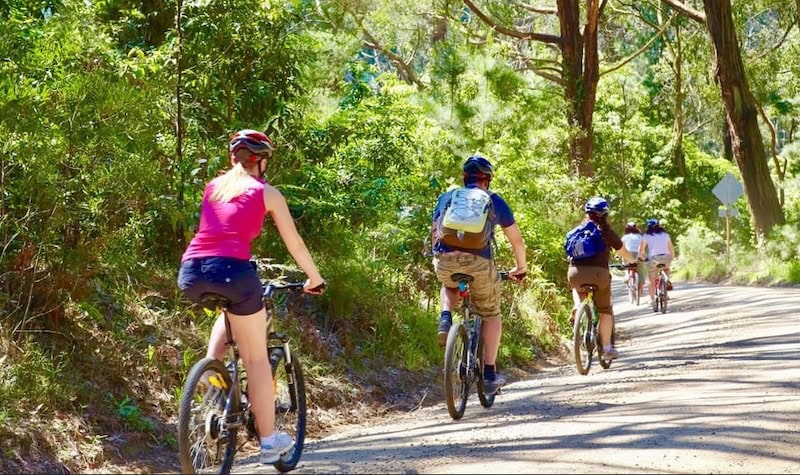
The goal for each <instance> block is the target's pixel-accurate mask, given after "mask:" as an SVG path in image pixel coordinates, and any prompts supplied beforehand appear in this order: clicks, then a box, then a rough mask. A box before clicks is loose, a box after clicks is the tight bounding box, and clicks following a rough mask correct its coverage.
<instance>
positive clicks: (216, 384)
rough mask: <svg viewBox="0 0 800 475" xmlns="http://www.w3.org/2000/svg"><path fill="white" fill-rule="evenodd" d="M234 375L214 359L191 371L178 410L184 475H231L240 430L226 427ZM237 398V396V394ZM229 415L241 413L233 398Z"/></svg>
mask: <svg viewBox="0 0 800 475" xmlns="http://www.w3.org/2000/svg"><path fill="white" fill-rule="evenodd" d="M232 386H233V382H232V380H231V375H230V373H228V370H227V369H226V368H225V366H224V365H223V364H222V362H221V361H219V360H218V359H215V358H203V359H202V360H200V361H198V362H197V363H195V365H194V366H192V369H191V371H189V376H188V377H187V378H186V383H185V384H184V385H183V394H182V396H181V402H180V407H179V410H178V452H179V454H180V459H181V467H182V468H183V473H187V474H194V473H221V474H227V473H230V471H231V467H232V466H233V458H234V455H235V454H236V449H237V447H236V433H237V431H238V428H237V427H228V425H227V424H226V420H225V416H226V415H227V414H226V413H225V405H226V401H227V396H228V394H227V393H228V391H229V390H230V389H231V387H232ZM234 394H235V392H234ZM231 399H232V401H231V407H230V408H229V413H228V414H230V413H237V412H238V411H239V398H238V395H235V396H234V397H233V398H231Z"/></svg>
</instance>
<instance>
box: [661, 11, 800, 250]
mask: <svg viewBox="0 0 800 475" xmlns="http://www.w3.org/2000/svg"><path fill="white" fill-rule="evenodd" d="M662 1H663V2H664V3H666V4H668V5H670V6H671V7H672V8H674V9H676V10H677V11H679V12H681V13H682V14H684V15H686V16H687V17H688V18H691V19H692V20H694V21H696V22H698V23H701V24H705V25H706V27H707V28H708V33H709V37H710V40H711V43H712V45H713V48H714V52H715V56H716V78H717V81H718V83H719V87H720V92H721V93H722V100H723V103H724V104H725V112H726V118H727V122H728V130H729V132H730V135H731V139H732V144H733V154H734V158H735V159H736V164H737V165H738V167H739V171H740V172H741V174H742V179H743V180H744V190H745V194H746V195H747V201H748V203H749V205H750V209H751V210H752V218H753V225H754V227H755V229H756V232H757V234H758V239H759V241H761V240H762V239H763V238H764V237H765V236H766V234H768V233H769V231H770V230H771V229H772V228H773V226H775V225H779V224H783V223H784V221H785V217H784V214H783V209H782V208H781V205H780V202H779V201H778V194H777V192H776V190H775V184H774V183H773V181H772V177H771V176H770V172H769V166H768V159H767V156H766V152H765V150H764V144H763V139H762V135H761V130H760V129H759V126H758V115H759V105H758V103H757V101H756V99H755V97H754V96H753V93H752V92H751V90H750V86H749V84H748V81H747V76H746V74H745V66H744V62H743V61H742V55H741V50H740V47H739V41H738V39H737V35H736V27H735V24H734V22H733V16H732V12H731V2H730V0H704V1H703V11H700V10H698V9H696V8H694V7H693V6H692V5H689V4H687V3H685V2H681V1H679V0H662Z"/></svg>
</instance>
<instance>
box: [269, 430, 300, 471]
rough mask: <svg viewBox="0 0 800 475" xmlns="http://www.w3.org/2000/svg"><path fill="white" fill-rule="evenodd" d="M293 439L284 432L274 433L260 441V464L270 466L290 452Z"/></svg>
mask: <svg viewBox="0 0 800 475" xmlns="http://www.w3.org/2000/svg"><path fill="white" fill-rule="evenodd" d="M292 447H294V439H293V438H292V436H290V435H289V434H287V433H286V432H274V433H273V434H272V435H271V436H269V437H267V438H266V440H265V439H261V463H265V464H271V463H275V462H277V461H278V460H280V458H281V456H282V455H284V454H286V453H287V452H289V451H290V450H292Z"/></svg>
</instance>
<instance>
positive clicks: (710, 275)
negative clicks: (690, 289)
mask: <svg viewBox="0 0 800 475" xmlns="http://www.w3.org/2000/svg"><path fill="white" fill-rule="evenodd" d="M677 240H678V241H679V242H680V243H681V246H680V256H679V259H678V260H676V262H675V266H674V270H673V272H674V273H675V275H676V276H677V277H678V278H679V279H686V280H695V279H698V280H702V279H708V280H712V281H718V280H719V279H721V278H722V277H723V276H726V275H728V270H727V266H726V262H725V257H724V256H725V241H724V240H723V239H722V238H720V237H719V236H718V235H717V234H716V233H714V232H713V231H711V230H710V229H708V228H707V227H706V226H704V225H703V224H699V223H696V224H694V225H692V226H691V227H689V229H687V230H686V232H685V233H684V234H682V235H680V236H679V237H678V239H677Z"/></svg>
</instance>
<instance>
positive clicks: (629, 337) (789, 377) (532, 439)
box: [235, 282, 800, 474]
mask: <svg viewBox="0 0 800 475" xmlns="http://www.w3.org/2000/svg"><path fill="white" fill-rule="evenodd" d="M621 285H622V284H621V282H615V289H616V294H615V301H616V302H622V301H623V300H624V298H623V296H622V293H621V292H622V288H621ZM671 296H672V301H671V302H670V303H671V307H670V310H669V312H668V313H667V314H666V315H662V314H660V313H659V314H655V313H653V312H652V310H651V309H649V308H648V307H647V306H646V305H644V304H643V305H641V306H639V307H635V308H634V307H633V306H631V305H630V304H627V303H621V304H617V305H615V309H616V311H617V315H618V323H617V325H618V330H619V332H620V341H619V342H618V347H619V350H620V359H619V360H618V361H616V362H614V364H613V365H612V367H611V368H610V369H608V370H603V369H601V368H600V366H599V365H597V363H596V361H595V362H594V363H593V365H592V368H591V371H590V373H589V374H588V375H587V376H580V375H578V374H577V371H576V370H575V368H574V365H572V366H561V367H556V368H554V369H551V370H547V371H544V372H542V373H541V374H539V375H537V376H536V377H534V378H532V379H530V380H526V381H517V382H514V383H512V384H510V385H509V386H508V387H507V388H506V389H505V391H504V393H503V394H502V395H500V396H499V397H498V398H497V401H496V402H495V405H494V407H492V408H490V409H484V408H482V407H481V406H480V404H479V403H478V401H477V396H476V395H475V394H474V393H473V394H472V395H471V396H470V402H469V404H468V406H467V410H466V413H465V415H464V417H463V419H461V420H460V421H453V420H451V419H450V417H449V416H448V414H447V409H446V408H445V407H444V404H443V403H442V404H437V405H435V406H432V407H426V408H422V409H419V410H417V411H414V412H412V413H408V414H404V415H402V416H399V417H395V418H393V419H390V420H386V421H383V422H373V423H370V424H369V425H365V426H361V427H350V428H347V429H345V430H342V431H341V432H339V433H337V434H336V435H333V436H331V437H327V438H324V439H321V440H316V441H310V442H309V443H308V445H307V447H306V450H305V453H304V454H303V459H302V460H301V463H300V465H299V466H298V468H297V469H296V470H295V471H294V472H292V473H298V474H301V473H332V472H338V473H342V472H347V473H587V472H588V473H597V472H606V473H622V472H628V473H630V472H638V473H654V472H657V473H687V472H691V473H797V472H800V448H798V447H800V317H798V314H797V310H796V309H797V308H798V307H800V289H797V288H792V289H775V288H773V289H762V288H749V287H726V286H716V285H705V284H703V285H701V284H688V283H679V284H677V285H676V290H675V291H673V292H672V293H671ZM645 300H646V299H643V302H644V301H645ZM235 471H236V472H238V473H277V472H276V471H275V470H274V469H273V468H272V467H269V466H266V467H265V466H260V465H257V464H256V463H255V459H250V460H243V461H242V462H241V463H240V464H239V465H238V466H237V467H235Z"/></svg>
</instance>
